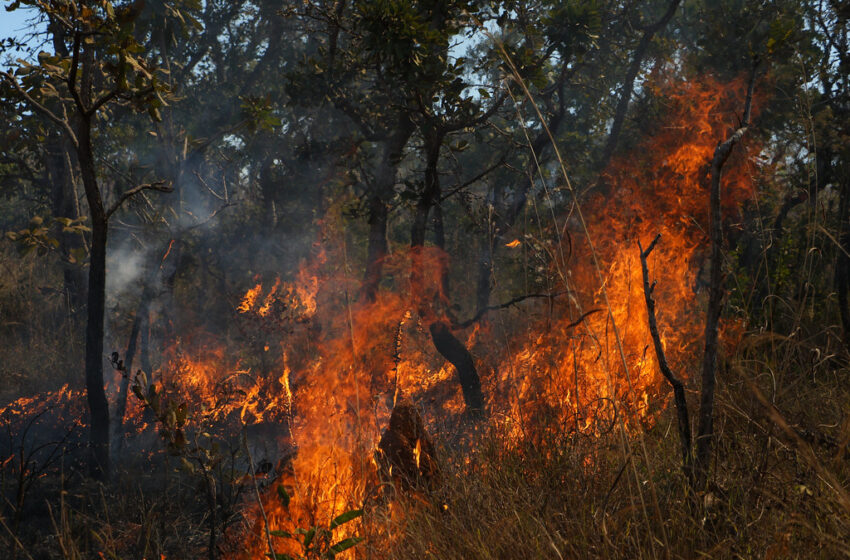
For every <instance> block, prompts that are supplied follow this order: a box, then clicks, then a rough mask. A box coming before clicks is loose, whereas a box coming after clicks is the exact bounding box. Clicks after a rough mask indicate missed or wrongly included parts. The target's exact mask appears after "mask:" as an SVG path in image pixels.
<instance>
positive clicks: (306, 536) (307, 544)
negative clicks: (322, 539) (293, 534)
mask: <svg viewBox="0 0 850 560" xmlns="http://www.w3.org/2000/svg"><path fill="white" fill-rule="evenodd" d="M315 536H316V528H315V527H312V528H310V530H309V531H307V532H306V533H304V548H305V549H306V548H309V547H310V543H311V542H313V537H315Z"/></svg>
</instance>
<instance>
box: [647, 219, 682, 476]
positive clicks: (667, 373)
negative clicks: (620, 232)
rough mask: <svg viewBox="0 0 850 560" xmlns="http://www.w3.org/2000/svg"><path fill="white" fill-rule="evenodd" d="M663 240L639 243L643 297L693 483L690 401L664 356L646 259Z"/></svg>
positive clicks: (659, 365)
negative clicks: (645, 243) (670, 392)
mask: <svg viewBox="0 0 850 560" xmlns="http://www.w3.org/2000/svg"><path fill="white" fill-rule="evenodd" d="M659 239H661V234H660V233H659V234H658V235H656V236H655V239H653V240H652V243H650V244H649V247H647V248H646V250H645V251H644V250H643V247H642V246H641V244H640V241H638V248H639V249H640V266H641V270H642V271H643V295H644V297H645V298H646V313H647V315H648V318H649V334H650V335H651V336H652V343H653V345H654V346H655V356H656V357H657V358H658V367H659V368H660V369H661V374H662V375H663V376H664V378H665V379H666V380H667V382H668V383H670V386H671V387H673V402H674V403H675V404H676V416H677V418H678V421H679V443H680V444H681V446H682V470H684V472H685V476H686V477H687V478H688V481H689V482H693V468H692V464H693V460H692V454H691V422H690V416H689V415H688V401H687V400H686V399H685V386H684V385H683V384H682V381H681V380H680V379H679V378H678V377H676V375H675V374H674V373H673V370H672V369H670V365H669V364H668V363H667V356H666V355H665V354H664V346H663V345H662V344H661V336H660V335H659V334H658V323H657V321H656V319H655V300H654V299H652V292H653V290H654V289H655V284H656V282H655V281H653V282H652V284H650V283H649V267H648V266H647V264H646V259H647V257H649V254H650V253H651V252H652V250H653V249H654V248H655V245H656V244H657V243H658V240H659Z"/></svg>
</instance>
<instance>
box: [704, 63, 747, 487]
mask: <svg viewBox="0 0 850 560" xmlns="http://www.w3.org/2000/svg"><path fill="white" fill-rule="evenodd" d="M755 78H756V67H754V68H753V73H752V76H751V77H750V83H749V86H748V88H747V99H746V102H745V105H744V116H743V119H742V120H741V127H740V128H738V129H737V130H736V131H735V132H734V133H733V134H732V136H730V137H729V138H728V139H727V140H725V141H724V142H722V143H721V144H720V145H718V146H717V149H716V150H715V151H714V158H713V159H712V161H711V183H710V196H709V215H710V224H709V237H710V239H711V256H710V261H709V262H710V266H711V271H710V278H709V292H708V310H707V312H706V319H705V352H704V353H703V360H702V388H701V389H700V408H699V419H698V421H699V423H698V428H697V438H696V460H695V463H694V471H695V479H696V482H697V484H698V485H699V486H701V487H704V486H705V484H706V482H707V480H708V473H709V470H710V463H711V454H712V448H713V444H714V389H715V385H716V370H717V347H718V344H717V341H718V328H719V323H720V313H721V311H722V309H723V299H724V296H725V290H724V288H723V216H722V214H721V194H720V180H721V175H722V172H723V165H724V164H725V163H726V160H727V159H729V155H730V154H731V153H732V149H733V148H734V147H735V145H736V144H737V143H738V142H739V141H740V140H741V138H742V137H743V136H744V133H746V131H747V128H748V126H749V121H750V110H751V107H752V102H753V88H754V87H755Z"/></svg>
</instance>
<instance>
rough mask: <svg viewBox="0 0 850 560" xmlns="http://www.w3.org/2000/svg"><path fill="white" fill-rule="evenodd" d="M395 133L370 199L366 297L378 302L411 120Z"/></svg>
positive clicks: (388, 142)
mask: <svg viewBox="0 0 850 560" xmlns="http://www.w3.org/2000/svg"><path fill="white" fill-rule="evenodd" d="M398 120H399V122H398V124H397V126H396V129H395V131H394V132H393V133H392V134H391V135H390V137H389V138H388V139H387V140H386V141H385V142H384V148H383V151H382V153H381V161H380V162H379V164H378V170H377V172H376V173H375V182H374V184H373V186H372V193H371V196H370V197H369V208H368V211H369V247H368V250H367V256H366V272H365V274H364V277H363V287H362V295H363V297H364V298H365V299H366V300H367V301H374V300H375V296H376V295H377V294H378V285H379V284H380V283H381V275H382V273H383V266H384V258H386V256H387V250H388V247H387V221H388V219H389V209H388V206H387V205H388V204H389V201H390V199H391V198H392V195H393V187H394V186H395V180H396V173H397V171H398V164H399V162H400V161H401V158H402V156H403V155H404V148H405V146H407V141H408V139H409V138H410V135H411V134H413V123H411V122H410V120H409V119H407V117H405V116H402V117H399V119H398Z"/></svg>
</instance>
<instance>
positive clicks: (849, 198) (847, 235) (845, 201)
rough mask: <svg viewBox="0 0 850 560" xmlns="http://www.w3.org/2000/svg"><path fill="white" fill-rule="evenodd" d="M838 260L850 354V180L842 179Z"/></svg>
mask: <svg viewBox="0 0 850 560" xmlns="http://www.w3.org/2000/svg"><path fill="white" fill-rule="evenodd" d="M838 219H839V222H838V224H839V225H838V258H837V261H836V263H835V290H836V292H838V313H839V316H840V317H841V327H842V330H843V331H844V346H845V347H846V348H847V351H848V352H850V302H848V291H850V180H848V178H847V177H842V183H841V194H840V199H839V204H838Z"/></svg>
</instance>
